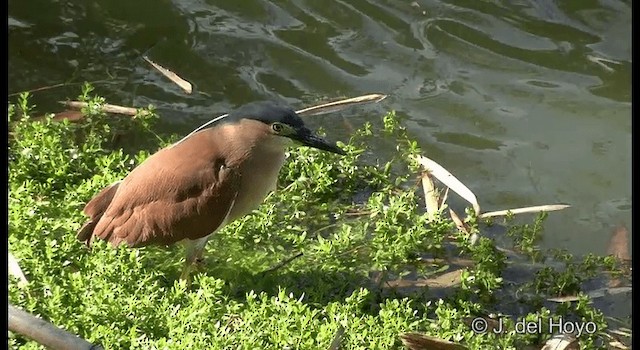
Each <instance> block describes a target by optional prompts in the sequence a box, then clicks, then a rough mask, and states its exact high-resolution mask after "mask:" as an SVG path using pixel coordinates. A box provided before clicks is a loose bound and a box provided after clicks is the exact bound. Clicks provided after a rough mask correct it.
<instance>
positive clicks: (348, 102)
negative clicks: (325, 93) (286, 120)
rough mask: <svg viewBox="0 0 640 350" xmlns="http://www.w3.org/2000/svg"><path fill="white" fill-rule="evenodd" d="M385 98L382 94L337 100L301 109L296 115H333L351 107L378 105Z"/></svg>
mask: <svg viewBox="0 0 640 350" xmlns="http://www.w3.org/2000/svg"><path fill="white" fill-rule="evenodd" d="M385 98H387V95H383V94H369V95H362V96H358V97H352V98H348V99H345V100H338V101H334V102H329V103H323V104H320V105H317V106H311V107H307V108H303V109H301V110H298V111H296V113H298V114H299V115H303V116H307V115H321V114H327V113H334V112H338V111H341V110H343V109H345V108H349V107H351V106H356V105H361V104H365V103H378V102H380V101H382V100H384V99H385Z"/></svg>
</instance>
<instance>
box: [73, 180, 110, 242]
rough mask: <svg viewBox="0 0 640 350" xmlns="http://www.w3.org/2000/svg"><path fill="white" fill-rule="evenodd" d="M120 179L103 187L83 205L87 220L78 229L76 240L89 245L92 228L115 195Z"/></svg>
mask: <svg viewBox="0 0 640 350" xmlns="http://www.w3.org/2000/svg"><path fill="white" fill-rule="evenodd" d="M119 185H120V181H117V182H114V183H112V184H111V185H109V186H107V187H105V188H104V189H103V190H102V191H100V193H98V194H97V195H96V196H95V197H93V198H92V199H91V200H90V201H89V203H87V205H85V207H84V210H83V212H84V213H85V214H86V215H87V216H89V220H88V221H87V222H85V223H84V225H82V227H81V228H80V230H78V235H77V237H78V240H79V241H80V242H84V243H85V244H86V245H87V247H91V239H92V238H93V230H94V229H95V227H96V225H97V224H98V222H99V221H100V218H102V215H103V214H104V212H105V211H106V210H107V208H108V207H109V205H110V204H111V201H112V200H113V196H115V194H116V192H117V190H118V187H119Z"/></svg>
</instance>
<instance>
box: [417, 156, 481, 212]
mask: <svg viewBox="0 0 640 350" xmlns="http://www.w3.org/2000/svg"><path fill="white" fill-rule="evenodd" d="M416 160H417V161H418V163H420V165H422V167H423V168H424V169H425V170H426V171H428V172H430V173H431V175H432V176H433V177H435V178H436V179H438V180H439V181H440V182H442V183H443V184H445V185H446V186H447V187H449V188H451V190H452V191H453V192H455V193H457V194H458V195H460V197H462V198H464V199H465V200H466V201H467V202H469V203H471V205H472V206H473V209H474V210H475V211H476V213H478V214H479V213H480V204H478V199H477V198H476V195H475V194H473V192H471V190H470V189H469V188H468V187H467V186H465V185H464V184H463V183H462V182H460V180H458V179H457V178H456V177H455V176H453V174H451V173H450V172H449V171H448V170H447V169H445V168H444V167H443V166H442V165H440V164H438V163H436V162H435V161H433V160H431V159H429V158H427V157H425V156H417V157H416Z"/></svg>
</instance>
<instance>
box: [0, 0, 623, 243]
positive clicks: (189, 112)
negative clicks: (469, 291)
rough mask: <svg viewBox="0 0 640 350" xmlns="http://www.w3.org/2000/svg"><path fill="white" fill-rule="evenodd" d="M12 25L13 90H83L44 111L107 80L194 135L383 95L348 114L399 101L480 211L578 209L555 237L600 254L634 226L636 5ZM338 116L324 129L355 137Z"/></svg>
mask: <svg viewBox="0 0 640 350" xmlns="http://www.w3.org/2000/svg"><path fill="white" fill-rule="evenodd" d="M8 24H9V27H8V36H9V92H10V93H13V92H18V91H22V90H30V89H35V88H41V87H46V86H51V85H54V84H60V83H68V85H66V86H64V87H54V88H50V89H46V90H42V91H39V92H35V93H34V96H35V97H34V100H33V101H34V102H35V103H36V104H37V106H38V110H39V111H40V112H47V111H57V110H60V107H59V106H58V105H57V104H56V103H55V101H57V100H60V99H66V98H68V97H73V96H76V95H77V94H78V92H79V85H73V84H74V83H79V82H83V81H93V82H95V86H96V87H97V89H96V90H97V92H98V93H99V94H101V95H103V96H105V97H107V100H108V101H109V102H110V103H114V104H122V105H133V106H146V105H148V104H153V105H155V106H157V108H158V111H159V112H160V115H161V124H160V126H159V127H160V128H162V129H164V130H171V131H174V132H178V133H182V134H186V133H187V132H188V131H189V130H191V129H192V128H194V127H195V126H197V125H199V124H201V123H203V122H204V121H206V120H208V119H210V118H212V117H213V116H216V115H218V114H220V113H223V112H226V111H228V110H229V109H230V108H233V107H234V106H237V105H239V104H241V103H244V102H248V101H252V100H256V99H264V98H283V99H286V100H287V101H288V102H289V103H291V104H292V105H294V106H304V105H308V104H312V103H314V102H316V101H318V100H327V99H333V98H337V97H343V96H355V95H359V94H364V93H369V92H380V93H386V94H388V95H389V98H388V99H387V100H385V101H384V102H383V103H381V104H380V105H377V106H370V107H366V108H357V109H353V110H350V111H347V112H345V113H342V115H343V116H344V118H346V119H347V120H348V121H349V123H350V124H352V125H353V126H356V127H357V126H358V125H361V124H362V123H363V122H364V121H366V120H370V121H373V122H374V123H378V125H379V122H380V121H379V116H380V115H381V114H382V113H383V112H384V111H387V110H390V109H394V110H396V111H397V112H398V113H399V114H400V115H402V116H404V117H405V125H406V126H407V127H408V128H409V130H410V132H411V134H412V135H413V137H415V138H416V139H417V140H418V141H419V142H420V145H421V147H422V148H423V149H424V151H425V155H427V156H429V157H431V158H433V159H434V160H436V161H437V162H439V163H440V164H442V165H443V166H445V167H446V168H448V169H449V170H450V171H452V172H453V173H454V174H455V175H456V176H458V178H459V179H460V180H461V181H463V182H464V183H466V184H467V185H468V186H469V187H470V188H471V189H472V190H473V191H474V192H475V193H476V195H477V197H478V198H479V201H480V204H481V206H482V209H483V211H489V210H500V209H507V208H513V207H519V206H528V205H539V204H549V203H558V202H562V203H569V204H572V206H573V207H572V208H571V209H569V210H566V211H564V212H558V213H552V214H551V215H550V217H549V220H548V223H547V226H546V232H545V237H544V244H545V245H546V246H549V247H559V248H566V249H569V250H570V251H571V252H574V253H577V254H584V253H588V252H594V253H597V254H601V253H605V251H606V246H607V242H608V239H609V234H610V231H611V229H612V227H613V226H614V225H616V224H618V223H621V224H624V225H626V226H627V227H628V228H629V230H630V229H631V2H630V1H608V0H605V1H551V0H544V1H540V0H530V1H478V0H452V1H426V0H425V1H415V2H411V1H408V0H393V1H373V0H372V1H365V0H350V1H319V0H316V1H312V0H309V1H302V0H290V1H261V0H250V1H237V0H225V1H213V0H209V1H179V0H176V1H157V0H144V1H123V0H109V1H99V2H90V1H50V0H47V1H42V0H28V1H17V0H10V1H9V21H8ZM143 54H146V55H148V56H149V57H150V58H151V59H152V60H154V61H156V62H158V63H161V64H162V65H164V66H166V67H169V68H171V69H172V70H173V71H175V72H176V73H178V74H179V75H180V76H182V77H183V78H185V79H187V80H189V81H190V82H191V83H193V85H194V88H195V93H194V94H192V95H186V94H185V93H184V92H182V91H181V90H180V89H179V88H178V87H177V86H175V85H174V84H173V83H171V82H170V81H168V80H167V79H166V78H164V77H163V76H161V75H160V74H159V73H158V72H157V71H155V70H154V69H153V68H151V67H150V66H149V65H148V64H147V63H145V62H144V61H143V60H142V55H143ZM336 118H340V117H339V116H335V115H327V116H321V117H314V118H313V119H312V120H310V123H311V124H312V125H313V126H314V127H318V126H323V127H324V128H325V129H326V130H327V131H328V134H329V135H331V138H333V139H342V140H346V138H347V137H348V133H349V131H348V130H347V129H346V128H345V127H344V123H342V122H336V120H342V119H336ZM372 152H380V153H389V152H393V145H389V144H384V143H380V144H378V145H372Z"/></svg>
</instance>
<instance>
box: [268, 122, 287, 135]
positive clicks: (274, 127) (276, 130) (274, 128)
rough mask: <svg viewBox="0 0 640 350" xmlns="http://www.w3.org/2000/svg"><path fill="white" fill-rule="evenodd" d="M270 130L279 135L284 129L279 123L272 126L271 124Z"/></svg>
mask: <svg viewBox="0 0 640 350" xmlns="http://www.w3.org/2000/svg"><path fill="white" fill-rule="evenodd" d="M271 129H273V131H275V132H276V133H278V134H279V133H281V132H282V130H283V129H284V127H283V126H282V124H280V123H273V124H271Z"/></svg>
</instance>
